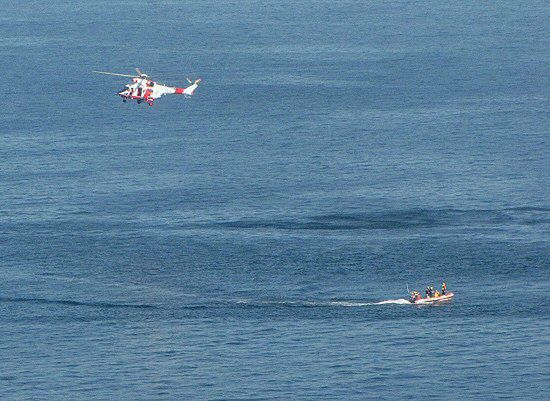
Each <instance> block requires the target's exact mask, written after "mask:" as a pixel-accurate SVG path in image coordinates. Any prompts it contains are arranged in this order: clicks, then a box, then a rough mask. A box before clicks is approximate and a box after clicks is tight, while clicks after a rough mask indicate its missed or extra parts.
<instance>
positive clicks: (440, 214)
mask: <svg viewBox="0 0 550 401" xmlns="http://www.w3.org/2000/svg"><path fill="white" fill-rule="evenodd" d="M541 213H542V215H541ZM547 213H548V209H546V208H510V209H501V210H483V209H478V210H460V209H410V210H395V211H384V212H372V213H332V214H324V215H314V216H310V217H298V218H296V219H294V220H292V219H272V220H267V219H265V220H264V219H259V220H247V219H242V220H236V221H228V222H220V223H216V225H218V226H222V227H227V228H237V229H280V230H406V229H414V228H432V227H446V226H447V227H465V226H466V227H479V226H483V227H486V226H490V227H498V226H506V225H536V224H544V223H548V222H550V218H549V217H548V216H547V215H546V214H547Z"/></svg>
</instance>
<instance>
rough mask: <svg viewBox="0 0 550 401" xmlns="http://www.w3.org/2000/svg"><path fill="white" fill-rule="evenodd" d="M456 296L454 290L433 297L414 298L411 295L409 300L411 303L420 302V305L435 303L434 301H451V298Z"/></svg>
mask: <svg viewBox="0 0 550 401" xmlns="http://www.w3.org/2000/svg"><path fill="white" fill-rule="evenodd" d="M454 296H455V294H453V293H452V292H448V293H447V294H445V295H440V296H438V297H432V298H416V299H413V298H412V297H411V299H409V302H410V303H411V304H418V305H425V304H433V303H437V302H444V301H449V300H451V299H453V297H454Z"/></svg>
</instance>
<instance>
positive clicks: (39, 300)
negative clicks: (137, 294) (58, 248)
mask: <svg viewBox="0 0 550 401" xmlns="http://www.w3.org/2000/svg"><path fill="white" fill-rule="evenodd" d="M0 302H13V303H33V304H44V305H47V304H55V305H68V306H87V307H93V308H134V309H156V306H154V305H148V304H126V303H114V302H84V301H73V300H63V299H61V300H60V299H45V298H10V297H0Z"/></svg>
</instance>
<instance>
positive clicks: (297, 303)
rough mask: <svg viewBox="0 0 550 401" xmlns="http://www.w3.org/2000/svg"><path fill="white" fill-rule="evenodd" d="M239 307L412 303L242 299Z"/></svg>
mask: <svg viewBox="0 0 550 401" xmlns="http://www.w3.org/2000/svg"><path fill="white" fill-rule="evenodd" d="M237 304H239V305H246V306H251V307H298V308H300V307H301V308H327V307H346V308H353V307H355V308H357V307H366V306H377V305H410V304H411V303H410V302H409V301H408V300H406V299H388V300H385V301H380V302H358V301H327V302H315V301H251V300H246V299H241V300H238V301H237Z"/></svg>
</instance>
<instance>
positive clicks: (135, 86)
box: [92, 68, 202, 106]
mask: <svg viewBox="0 0 550 401" xmlns="http://www.w3.org/2000/svg"><path fill="white" fill-rule="evenodd" d="M92 72H94V73H96V74H104V75H115V76H118V77H128V78H132V83H131V84H127V85H126V86H125V87H124V89H122V90H121V91H119V92H117V95H119V96H120V97H121V98H122V101H123V102H124V103H126V102H127V101H128V100H135V101H137V103H138V104H140V103H143V102H146V103H147V104H148V105H149V106H152V105H153V103H154V102H155V99H158V98H159V97H161V96H162V95H168V94H176V95H184V96H185V97H186V98H189V97H191V96H192V95H193V93H194V92H195V89H197V87H198V86H199V83H200V82H201V81H202V80H201V79H200V78H199V79H196V80H194V81H191V80H190V79H189V78H187V82H189V84H190V85H189V86H188V87H187V88H177V87H175V86H167V85H164V84H161V83H158V82H155V81H153V80H152V79H151V77H149V75H147V74H144V73H143V72H141V70H140V69H139V68H136V72H137V75H129V74H117V73H114V72H105V71H92Z"/></svg>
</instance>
